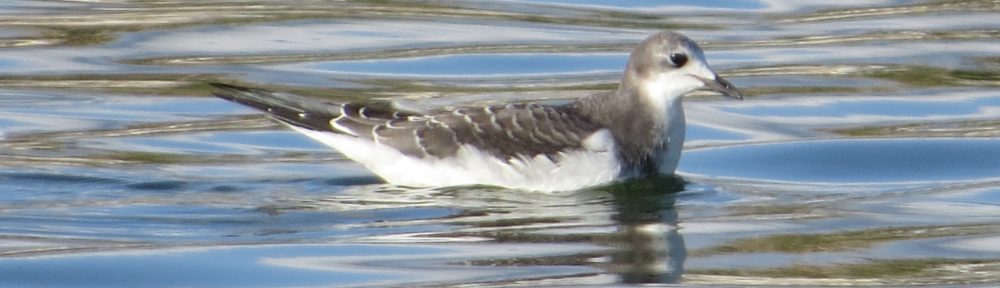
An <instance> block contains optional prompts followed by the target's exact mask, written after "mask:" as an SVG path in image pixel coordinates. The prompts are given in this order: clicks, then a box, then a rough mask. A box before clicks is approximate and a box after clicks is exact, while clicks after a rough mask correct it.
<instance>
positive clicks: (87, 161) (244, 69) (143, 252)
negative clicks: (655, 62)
mask: <svg viewBox="0 0 1000 288" xmlns="http://www.w3.org/2000/svg"><path fill="white" fill-rule="evenodd" d="M0 14H2V17H0V286H4V287H7V286H11V287H93V286H102V287H135V286H143V287H160V286H167V287H176V286H196V287H234V286H235V287H275V286H278V287H282V286H285V287H328V286H366V287H399V286H407V287H413V286H434V287H452V286H477V285H480V286H500V287H505V286H527V287H539V286H585V285H586V286H599V287H602V286H603V287H610V286H615V287H617V286H623V285H633V284H634V285H639V284H645V283H679V284H686V285H713V284H714V285H719V284H722V285H879V284H886V285H897V286H908V285H917V284H927V285H956V286H963V285H968V286H972V285H995V284H996V283H1000V277H998V275H1000V245H998V244H997V243H1000V242H998V238H1000V93H998V92H997V89H996V88H997V87H998V86H1000V76H998V75H1000V74H998V73H1000V56H998V55H1000V45H997V44H996V43H998V42H997V40H998V38H1000V30H998V28H997V26H996V24H995V21H992V20H993V19H995V18H997V17H998V14H1000V7H998V6H997V4H996V3H995V2H992V1H854V2H850V3H848V2H843V3H839V2H838V3H833V2H829V1H815V2H802V1H715V2H712V3H702V2H699V1H654V2H651V1H509V2H483V1H453V2H447V3H432V4H414V3H409V2H407V3H396V2H393V1H346V2H336V3H327V2H314V3H313V2H310V3H299V4H298V5H287V4H282V3H277V2H261V3H255V4H254V5H249V4H245V3H238V4H233V3H203V2H189V1H142V2H136V3H130V2H116V1H91V2H51V1H8V2H5V3H4V4H0ZM661 29H676V30H679V31H681V32H683V33H685V34H687V35H688V36H690V37H692V38H693V39H696V40H698V41H700V42H701V43H702V46H703V48H705V50H706V56H707V57H708V59H709V61H710V62H711V64H712V66H713V67H715V69H716V70H717V72H719V73H720V74H722V75H724V76H725V77H727V79H730V80H731V81H732V82H733V83H734V84H736V86H738V87H740V88H741V89H742V90H743V91H744V92H745V94H747V95H748V96H749V97H747V99H746V100H744V101H732V100H727V99H723V98H721V97H712V96H698V95H695V96H692V97H690V98H689V99H687V100H686V103H685V108H686V110H687V117H688V123H689V129H688V137H687V138H688V139H687V142H686V145H685V150H686V151H685V154H684V157H683V159H682V162H681V165H680V168H679V173H678V174H679V177H664V178H659V179H649V180H644V181H635V182H629V183H622V184H618V185H612V186H608V187H596V188H591V189H585V190H582V191H574V192H565V193H555V194H544V193H533V192H524V191H514V190H504V189H499V188H492V187H448V188H413V187H398V186H393V185H389V184H385V183H382V181H381V180H379V179H378V178H377V177H375V176H374V175H372V174H371V173H370V172H368V171H367V170H365V169H364V168H363V167H361V166H360V165H359V164H356V163H353V162H351V161H349V160H346V159H345V158H344V157H343V156H341V155H339V154H338V153H337V152H335V151H332V150H330V149H329V148H327V147H325V146H323V145H320V144H318V143H315V142H313V141H311V140H309V139H308V138H306V137H303V136H301V135H298V134H296V133H294V132H292V131H289V130H288V129H287V128H285V127H283V126H281V125H278V124H276V123H274V122H272V121H270V120H268V119H267V118H265V117H262V116H261V115H259V113H257V112H256V111H253V110H251V109H247V108H244V107H240V106H239V105H235V104H232V103H229V102H226V101H223V100H220V99H215V98H213V97H211V96H209V95H210V93H211V90H210V89H211V88H210V87H209V86H208V85H207V84H206V83H207V82H211V81H223V82H228V83H243V84H248V85H255V86H261V87H268V88H271V89H275V90H281V91H290V92H295V93H300V94H305V95H309V96H314V97H325V98H330V99H334V100H358V99H369V98H390V99H395V100H404V101H409V102H410V103H414V104H416V105H423V106H428V107H433V106H442V105H477V104H486V103H506V102H511V101H542V102H553V103H558V102H564V101H567V100H569V99H573V98H576V97H582V96H586V95H590V94H593V93H599V92H602V91H607V90H610V89H614V88H615V84H616V83H617V81H618V78H619V77H620V75H619V72H620V70H621V69H622V67H623V66H624V61H625V59H626V57H627V55H628V53H629V50H630V49H631V47H632V46H633V45H634V44H635V43H637V42H638V41H640V40H641V39H642V38H643V37H645V36H646V35H648V34H650V33H653V32H655V31H657V30H661Z"/></svg>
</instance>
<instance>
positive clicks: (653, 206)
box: [601, 176, 687, 284]
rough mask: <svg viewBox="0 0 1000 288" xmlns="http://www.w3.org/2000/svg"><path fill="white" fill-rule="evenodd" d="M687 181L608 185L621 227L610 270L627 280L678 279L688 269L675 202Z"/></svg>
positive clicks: (659, 179)
mask: <svg viewBox="0 0 1000 288" xmlns="http://www.w3.org/2000/svg"><path fill="white" fill-rule="evenodd" d="M684 187H685V182H684V179H682V178H680V177H676V176H664V177H655V178H650V179H643V180H638V181H631V182H627V183H622V184H617V185H613V186H609V187H605V188H604V189H601V190H605V191H607V192H609V193H610V194H611V196H612V199H613V202H612V204H613V205H614V208H615V213H614V214H613V215H612V219H613V220H614V222H615V225H616V231H615V232H614V233H613V234H614V235H613V237H611V239H613V240H612V241H611V243H610V244H611V246H612V247H614V248H615V249H614V251H613V252H612V253H611V255H610V256H611V257H610V263H609V264H610V265H609V266H608V271H609V272H611V273H614V274H617V275H618V276H619V279H620V280H621V282H623V283H629V284H640V283H677V282H679V281H680V279H681V275H682V274H683V272H684V260H685V258H687V248H686V247H685V245H684V237H683V236H682V235H681V234H680V232H679V231H678V222H679V219H678V214H677V210H676V208H675V206H674V204H675V202H676V199H677V198H676V195H677V193H678V192H681V191H684Z"/></svg>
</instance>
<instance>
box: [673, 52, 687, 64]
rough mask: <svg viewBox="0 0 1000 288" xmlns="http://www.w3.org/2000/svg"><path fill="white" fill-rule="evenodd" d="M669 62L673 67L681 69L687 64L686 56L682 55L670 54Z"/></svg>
mask: <svg viewBox="0 0 1000 288" xmlns="http://www.w3.org/2000/svg"><path fill="white" fill-rule="evenodd" d="M670 62H673V63H674V67H681V66H684V64H685V63H687V62H688V56H687V55H684V54H683V53H671V54H670Z"/></svg>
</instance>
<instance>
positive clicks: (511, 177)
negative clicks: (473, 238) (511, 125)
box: [292, 126, 622, 192]
mask: <svg viewBox="0 0 1000 288" xmlns="http://www.w3.org/2000/svg"><path fill="white" fill-rule="evenodd" d="M292 128H293V129H295V131H298V132H300V133H302V134H305V135H306V136H309V137H310V138H313V139H316V140H318V141H320V142H322V143H323V144H326V145H327V146H330V147H333V148H335V149H337V150H338V151H340V152H341V153H342V154H344V155H345V156H347V157H348V158H350V159H351V160H354V161H356V162H358V163H361V164H362V165H364V166H365V167H367V168H368V169H370V170H371V171H372V172H374V173H375V174H377V175H378V176H379V177H382V178H383V179H385V180H386V181H388V182H390V183H394V184H398V185H406V186H420V187H438V186H461V185H474V184H485V185H494V186H502V187H508V188H514V189H523V190H531V191H542V192H554V191H567V190H576V189H581V188H585V187H591V186H595V185H600V184H605V183H609V182H611V181H614V180H615V179H617V178H618V175H619V174H620V172H621V169H622V168H621V166H620V164H619V161H618V159H617V152H616V149H615V147H614V139H613V137H612V136H611V133H610V132H609V131H607V130H600V131H598V132H596V133H593V134H591V135H590V136H588V137H587V138H586V139H584V140H583V147H584V149H581V150H572V151H565V152H560V153H558V154H557V155H555V156H554V157H551V158H550V157H546V156H545V155H538V156H535V157H521V158H514V159H511V160H504V159H499V158H496V157H493V156H492V155H489V154H488V153H485V152H483V151H481V150H479V149H477V148H475V147H472V146H470V145H462V146H461V147H460V148H459V150H458V151H457V153H456V154H455V155H454V157H449V158H445V159H437V158H433V157H428V158H415V157H411V156H407V155H404V154H403V153H400V152H399V151H397V150H396V149H394V148H392V147H390V146H387V145H384V144H379V143H376V142H372V141H368V140H364V139H360V138H357V137H352V136H348V135H343V134H337V133H332V132H320V131H313V130H308V129H304V128H299V127H294V126H293V127H292Z"/></svg>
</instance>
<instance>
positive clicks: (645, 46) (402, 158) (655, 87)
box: [212, 31, 743, 192]
mask: <svg viewBox="0 0 1000 288" xmlns="http://www.w3.org/2000/svg"><path fill="white" fill-rule="evenodd" d="M212 85H214V86H215V87H217V88H218V91H217V92H215V93H214V95H215V96H217V97H220V98H222V99H226V100H229V101H232V102H236V103H240V104H243V105H247V106H250V107H253V108H256V109H259V110H262V111H264V112H266V113H268V114H269V115H270V116H271V117H273V118H275V119H277V120H278V121H280V122H283V123H285V124H288V126H289V127H291V128H292V129H294V130H295V131H297V132H300V133H302V134H305V135H306V136H308V137H310V138H313V139H315V140H318V141H319V142H321V143H323V144H326V145H328V146H331V147H333V148H334V149H336V150H338V151H339V152H340V153H341V154H343V155H344V156H346V157H347V158H350V159H351V160H354V161H356V162H358V163H360V164H362V165H364V166H365V167H366V168H368V169H369V170H371V171H372V172H373V173H375V174H376V175H378V176H379V177H381V178H382V179H384V180H385V181H387V182H389V183H392V184H396V185H402V186H416V187H443V186H462V185H490V186H500V187H506V188H512V189H522V190H531V191H543V192H555V191H568V190H578V189H582V188H585V187H591V186H598V185H605V184H609V183H613V182H616V181H623V180H627V179H632V178H640V177H648V176H654V175H657V174H665V175H672V174H673V173H674V170H675V169H676V168H677V163H678V161H679V159H680V157H681V150H682V148H683V145H684V131H685V120H684V109H683V106H682V103H681V102H682V101H681V99H682V98H683V96H684V95H686V94H688V93H690V92H692V91H695V90H708V91H715V92H718V93H720V94H722V95H724V96H728V97H732V98H737V99H742V98H743V96H742V95H741V94H740V92H739V91H738V90H737V89H736V88H735V87H733V85H732V84H731V83H730V82H728V81H726V80H725V79H723V78H722V77H719V75H718V74H716V73H715V72H714V71H712V69H711V68H709V66H708V62H707V61H706V60H705V55H704V53H703V52H702V50H701V48H699V47H698V45H697V44H696V43H695V42H694V41H692V40H691V39H689V38H688V37H686V36H684V35H682V34H680V33H676V32H672V31H662V32H659V33H655V34H653V35H651V36H649V37H648V38H646V39H645V40H643V41H642V42H641V43H640V44H639V45H638V46H636V47H635V49H634V50H633V51H632V53H631V55H630V56H629V59H628V63H627V64H626V66H625V71H624V74H623V75H622V78H621V83H620V85H619V87H618V89H617V90H615V91H613V92H611V93H604V94H596V95H593V96H589V97H584V98H580V99H577V100H575V101H573V102H571V103H567V104H564V105H542V104H530V103H529V104H523V103H522V104H506V105H492V106H483V107H442V108H436V109H432V110H421V109H412V108H407V107H403V106H402V105H392V104H391V103H390V104H386V103H382V102H371V103H352V102H332V101H324V100H318V99H313V98H307V97H302V96H297V95H292V94H287V93H276V92H272V91H268V90H264V89H258V88H248V87H241V86H235V85H229V84H222V83H212Z"/></svg>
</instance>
